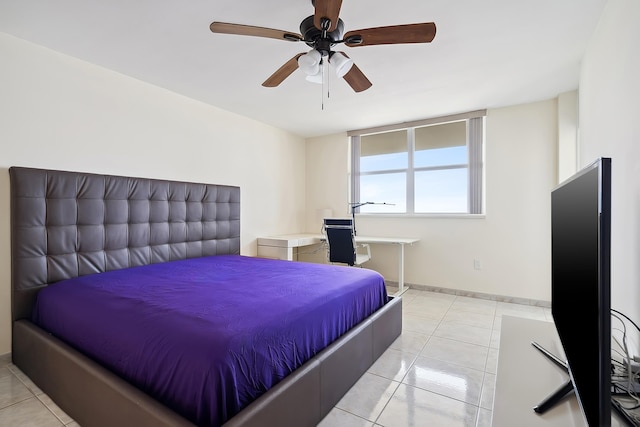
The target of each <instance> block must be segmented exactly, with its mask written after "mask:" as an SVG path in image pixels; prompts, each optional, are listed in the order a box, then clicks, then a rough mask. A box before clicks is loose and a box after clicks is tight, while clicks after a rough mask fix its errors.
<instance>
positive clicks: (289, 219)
mask: <svg viewBox="0 0 640 427" xmlns="http://www.w3.org/2000/svg"><path fill="white" fill-rule="evenodd" d="M0 58H2V60H1V62H2V65H0V82H2V83H1V84H0V200H2V203H0V354H4V353H7V352H9V351H10V350H11V336H10V296H11V291H10V289H11V288H10V245H9V239H10V232H9V174H8V172H7V170H8V168H9V167H10V166H14V165H15V166H29V167H40V168H49V169H64V170H73V171H86V172H94V173H107V174H115V175H129V176H140V177H148V178H161V179H176V180H184V181H194V182H207V183H214V184H230V185H238V186H240V187H241V198H242V205H241V221H242V222H241V224H242V226H241V232H242V238H241V245H242V246H241V252H242V253H243V254H246V255H254V254H255V252H256V241H255V239H256V237H257V236H259V235H269V234H278V233H288V232H295V231H298V230H300V229H302V228H304V226H305V223H304V220H305V217H304V207H305V186H304V181H305V144H304V141H303V140H302V139H301V138H299V137H297V136H294V135H292V134H289V133H286V132H284V131H282V130H279V129H276V128H273V127H270V126H267V125H265V124H262V123H259V122H256V121H253V120H249V119H246V118H244V117H241V116H238V115H235V114H231V113H228V112H225V111H223V110H220V109H216V108H212V107H210V106H207V105H205V104H202V103H199V102H197V101H194V100H191V99H188V98H185V97H182V96H179V95H176V94H174V93H172V92H169V91H166V90H163V89H160V88H158V87H155V86H151V85H149V84H146V83H142V82H140V81H137V80H134V79H132V78H129V77H126V76H123V75H120V74H117V73H114V72H112V71H109V70H105V69H102V68H99V67H96V66H94V65H91V64H88V63H84V62H81V61H78V60H75V59H73V58H70V57H67V56H63V55H60V54H57V53H55V52H53V51H50V50H47V49H44V48H41V47H39V46H35V45H32V44H30V43H27V42H25V41H22V40H19V39H16V38H14V37H11V36H8V35H6V34H3V33H0Z"/></svg>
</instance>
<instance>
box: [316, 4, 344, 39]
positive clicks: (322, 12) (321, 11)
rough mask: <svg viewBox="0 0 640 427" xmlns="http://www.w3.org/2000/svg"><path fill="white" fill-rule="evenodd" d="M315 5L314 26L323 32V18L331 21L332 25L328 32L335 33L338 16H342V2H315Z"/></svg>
mask: <svg viewBox="0 0 640 427" xmlns="http://www.w3.org/2000/svg"><path fill="white" fill-rule="evenodd" d="M314 5H315V13H314V16H313V25H315V27H316V28H317V29H319V30H321V29H322V18H327V19H329V20H330V21H331V25H330V26H329V28H328V30H327V31H329V32H331V31H334V30H335V29H336V26H337V25H338V15H340V7H341V6H342V0H314Z"/></svg>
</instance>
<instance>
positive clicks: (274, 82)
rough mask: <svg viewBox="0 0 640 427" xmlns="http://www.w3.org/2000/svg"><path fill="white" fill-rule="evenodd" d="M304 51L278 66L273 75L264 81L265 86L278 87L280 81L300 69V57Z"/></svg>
mask: <svg viewBox="0 0 640 427" xmlns="http://www.w3.org/2000/svg"><path fill="white" fill-rule="evenodd" d="M302 55H304V52H303V53H299V54H297V55H296V56H294V57H293V58H291V59H290V60H288V61H287V62H285V63H284V64H283V65H282V67H280V68H278V69H277V70H276V72H275V73H273V74H271V76H270V77H269V78H268V79H267V80H265V81H264V83H262V86H264V87H276V86H278V85H279V84H280V83H282V82H283V81H284V79H286V78H287V77H289V76H290V75H291V73H293V72H294V71H295V70H297V69H298V58H300V57H301V56H302Z"/></svg>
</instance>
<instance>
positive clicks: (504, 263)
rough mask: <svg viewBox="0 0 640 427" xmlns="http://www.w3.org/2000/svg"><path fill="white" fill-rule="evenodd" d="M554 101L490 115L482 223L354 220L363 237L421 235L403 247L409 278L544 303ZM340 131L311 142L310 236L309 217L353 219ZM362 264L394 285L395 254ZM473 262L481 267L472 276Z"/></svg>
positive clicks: (380, 252)
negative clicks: (324, 214)
mask: <svg viewBox="0 0 640 427" xmlns="http://www.w3.org/2000/svg"><path fill="white" fill-rule="evenodd" d="M557 110H558V109H557V102H556V100H549V101H544V102H538V103H533V104H527V105H520V106H515V107H509V108H502V109H496V110H489V111H488V113H487V119H486V144H485V152H486V169H485V170H486V188H487V190H486V193H487V194H486V215H485V216H484V217H483V218H471V217H466V218H450V217H449V218H446V217H424V216H422V217H420V216H416V217H410V218H406V217H388V216H385V217H376V216H373V215H369V216H365V215H358V216H357V219H356V222H357V228H358V233H359V234H362V235H367V234H368V235H382V236H385V235H386V236H407V237H418V238H420V242H419V243H418V244H416V245H414V246H412V247H408V248H407V249H406V268H405V281H406V282H407V283H412V284H420V285H428V286H436V287H443V288H450V289H455V290H463V291H470V292H476V293H486V294H493V295H502V296H509V297H514V298H525V299H534V300H543V301H550V299H551V295H550V215H549V213H550V191H551V189H552V188H553V187H554V186H555V185H556V183H557V138H558V125H557V121H558V120H557V117H558V112H557ZM348 156H349V147H348V138H347V136H346V135H345V134H337V135H331V136H325V137H322V138H313V139H309V140H307V229H308V230H309V231H314V230H317V228H318V226H317V224H316V223H315V221H317V219H316V216H315V212H316V210H317V209H320V208H331V209H333V212H334V214H335V215H336V216H341V215H349V211H348V205H347V202H348V187H349V177H348V174H347V165H348ZM372 251H373V259H372V261H370V263H368V264H367V267H369V268H373V269H375V270H378V271H380V272H381V273H382V274H383V275H384V276H385V278H386V279H387V280H391V281H397V280H398V273H397V255H396V253H397V252H396V248H395V247H385V246H380V245H377V246H374V247H372ZM474 259H478V260H479V261H480V263H481V269H480V270H476V269H474Z"/></svg>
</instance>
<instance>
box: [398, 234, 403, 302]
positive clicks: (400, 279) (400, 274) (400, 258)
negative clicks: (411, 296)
mask: <svg viewBox="0 0 640 427" xmlns="http://www.w3.org/2000/svg"><path fill="white" fill-rule="evenodd" d="M398 246H399V248H398V294H399V295H402V292H404V245H403V244H402V243H400V244H399V245H398Z"/></svg>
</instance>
